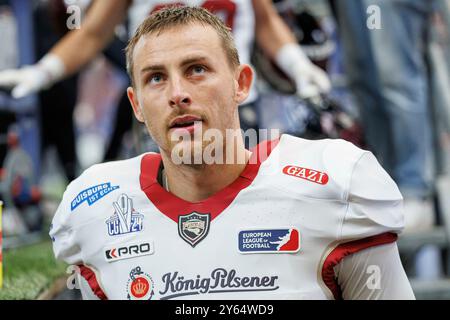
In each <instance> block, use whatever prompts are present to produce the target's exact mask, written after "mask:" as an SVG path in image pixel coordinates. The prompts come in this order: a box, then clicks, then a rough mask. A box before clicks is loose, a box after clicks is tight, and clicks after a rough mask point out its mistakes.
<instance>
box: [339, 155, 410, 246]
mask: <svg viewBox="0 0 450 320" xmlns="http://www.w3.org/2000/svg"><path fill="white" fill-rule="evenodd" d="M346 198H347V203H348V206H347V211H346V213H345V216H344V218H343V221H342V230H341V240H343V239H353V240H354V239H363V238H367V237H372V236H376V235H381V234H386V233H393V234H398V233H400V232H401V231H402V230H403V227H404V217H403V198H402V195H401V193H400V191H399V189H398V187H397V185H396V184H395V182H394V181H393V180H392V178H391V177H390V176H389V175H388V173H387V172H386V171H385V170H384V169H383V168H382V167H381V165H380V164H379V163H378V161H377V159H376V158H375V156H374V155H373V154H372V153H371V152H368V151H363V152H362V153H361V156H360V157H359V159H358V160H357V161H356V163H355V165H354V167H353V171H352V173H351V176H350V181H349V186H348V192H347V195H346Z"/></svg>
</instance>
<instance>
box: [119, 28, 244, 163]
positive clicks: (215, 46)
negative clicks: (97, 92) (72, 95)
mask: <svg viewBox="0 0 450 320" xmlns="http://www.w3.org/2000/svg"><path fill="white" fill-rule="evenodd" d="M243 68H244V69H245V68H248V66H244V67H242V66H241V67H237V68H233V67H231V66H230V64H229V63H228V60H227V56H226V53H225V51H224V49H223V46H222V42H221V40H220V37H219V35H218V34H217V33H216V31H215V30H214V29H213V28H212V27H210V26H203V25H201V24H192V25H187V26H180V27H174V28H170V29H168V30H166V31H164V32H161V33H160V34H159V35H158V34H149V35H146V36H144V37H142V38H141V39H140V40H139V42H138V43H137V45H136V47H135V49H134V70H133V71H134V81H135V88H129V89H128V95H129V98H130V101H131V102H132V105H133V109H134V112H135V115H136V117H137V118H138V120H140V121H144V122H145V124H146V126H147V129H148V130H149V132H150V134H151V136H152V137H153V139H154V140H155V142H156V143H157V144H158V146H159V147H160V149H161V150H162V151H165V152H166V153H167V154H170V152H171V151H172V148H173V147H174V146H175V145H176V144H177V141H172V140H173V136H174V135H180V134H186V133H188V132H189V134H190V135H191V136H192V137H194V131H195V130H198V129H200V127H201V130H202V132H203V133H205V131H206V130H208V129H211V128H214V129H218V130H220V131H221V132H223V134H224V135H223V136H225V130H226V129H238V128H239V119H238V116H237V107H238V104H240V103H242V102H243V101H244V100H245V98H246V97H247V95H248V89H249V88H247V82H249V81H250V82H251V76H252V75H251V70H250V71H248V70H247V69H245V71H244V73H246V74H245V75H244V78H247V81H245V79H244V82H245V83H244V85H242V84H241V83H242V82H243V80H242V77H243V76H242V73H243V72H242V69H243ZM249 73H250V74H249ZM248 78H250V80H249V81H248ZM248 87H249V84H248ZM194 122H195V126H194ZM194 129H195V130H194ZM202 145H203V146H204V143H202Z"/></svg>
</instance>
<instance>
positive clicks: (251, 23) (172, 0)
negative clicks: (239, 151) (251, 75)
mask: <svg viewBox="0 0 450 320" xmlns="http://www.w3.org/2000/svg"><path fill="white" fill-rule="evenodd" d="M173 4H182V5H188V6H200V7H203V8H206V9H208V10H209V11H210V12H212V13H214V14H215V15H217V16H218V17H219V18H221V20H222V21H223V22H224V23H225V24H226V25H227V26H228V27H230V28H231V29H232V31H233V36H234V42H235V43H236V47H237V49H238V52H239V58H240V60H241V63H245V64H250V59H251V52H252V48H253V42H254V37H255V14H254V11H253V5H252V1H251V0H133V2H132V5H131V7H130V9H129V11H128V17H129V27H130V28H129V30H130V37H131V36H132V35H133V34H134V32H135V31H136V29H137V27H138V26H139V25H140V24H141V23H142V22H143V21H144V20H145V18H147V17H148V16H149V15H150V14H151V13H152V12H154V11H156V10H159V9H161V8H163V7H165V6H167V5H173ZM253 83H256V81H253ZM256 96H257V93H256V89H255V88H254V87H252V90H251V92H250V96H249V97H248V98H247V100H246V102H252V101H254V100H255V99H256Z"/></svg>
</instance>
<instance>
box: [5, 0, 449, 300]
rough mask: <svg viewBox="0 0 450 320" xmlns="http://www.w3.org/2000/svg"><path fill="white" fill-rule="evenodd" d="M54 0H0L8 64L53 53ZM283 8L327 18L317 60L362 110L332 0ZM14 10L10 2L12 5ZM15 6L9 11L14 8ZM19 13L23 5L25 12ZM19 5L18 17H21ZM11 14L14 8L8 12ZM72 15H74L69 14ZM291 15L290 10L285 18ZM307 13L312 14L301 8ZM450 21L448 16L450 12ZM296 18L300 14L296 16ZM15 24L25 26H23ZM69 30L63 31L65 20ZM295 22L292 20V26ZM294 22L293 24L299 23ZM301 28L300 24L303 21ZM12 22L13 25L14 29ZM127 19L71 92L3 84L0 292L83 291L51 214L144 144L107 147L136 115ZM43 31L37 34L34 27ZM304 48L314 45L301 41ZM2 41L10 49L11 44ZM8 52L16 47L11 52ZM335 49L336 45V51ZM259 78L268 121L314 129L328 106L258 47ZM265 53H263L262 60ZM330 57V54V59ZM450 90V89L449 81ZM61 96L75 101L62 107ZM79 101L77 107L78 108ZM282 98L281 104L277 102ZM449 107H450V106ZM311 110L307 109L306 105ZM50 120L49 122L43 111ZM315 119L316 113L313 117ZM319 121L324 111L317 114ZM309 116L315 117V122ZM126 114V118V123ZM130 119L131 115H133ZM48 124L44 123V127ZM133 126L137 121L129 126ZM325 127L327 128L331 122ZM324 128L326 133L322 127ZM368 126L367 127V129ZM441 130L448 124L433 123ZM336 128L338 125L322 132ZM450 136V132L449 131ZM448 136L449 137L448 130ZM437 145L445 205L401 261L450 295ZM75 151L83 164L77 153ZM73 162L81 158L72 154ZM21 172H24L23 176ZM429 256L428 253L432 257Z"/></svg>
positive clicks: (344, 98)
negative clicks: (83, 182)
mask: <svg viewBox="0 0 450 320" xmlns="http://www.w3.org/2000/svg"><path fill="white" fill-rule="evenodd" d="M338 1H339V0H338ZM47 2H51V1H38V0H34V1H21V0H11V1H5V0H0V17H1V18H0V29H1V30H10V29H11V28H12V29H13V30H12V31H11V30H10V31H11V32H9V33H8V32H5V35H9V36H11V38H8V37H7V36H5V37H3V39H2V40H1V42H2V43H3V44H6V43H11V44H12V43H17V46H16V48H15V51H14V49H13V48H11V47H14V45H8V46H4V45H3V46H2V50H1V51H3V53H1V54H0V70H2V69H5V68H6V67H8V66H10V65H20V64H30V63H32V62H34V61H36V59H38V58H39V57H40V56H42V54H43V53H45V52H46V51H47V50H48V49H49V48H50V47H51V45H52V44H53V43H55V41H57V40H58V39H59V38H60V37H61V36H62V35H63V34H64V32H65V30H62V31H61V32H60V33H58V32H53V33H54V34H53V35H52V36H48V34H47V32H48V28H51V26H50V25H49V24H48V20H47V19H46V18H45V17H46V16H45V15H46V14H48V12H46V11H45V8H46V5H47V4H48V3H47ZM276 2H277V4H276V5H277V8H278V9H279V11H280V12H281V13H283V12H285V10H286V7H285V6H286V3H287V2H290V3H291V4H293V7H292V8H293V12H294V13H295V15H296V16H297V17H298V16H302V14H305V12H308V13H309V14H311V16H313V17H314V19H313V20H312V22H311V23H312V26H311V25H308V26H302V27H303V28H313V27H316V26H314V21H318V22H319V23H320V26H321V29H322V31H324V32H325V34H326V38H324V39H322V40H321V41H319V42H320V43H319V44H320V45H321V46H322V49H323V50H325V51H326V52H329V54H328V55H327V57H326V59H321V58H320V59H317V60H318V61H316V62H317V63H319V64H321V65H323V64H324V63H326V66H327V70H328V73H329V75H330V77H331V79H332V83H333V91H332V93H331V95H330V97H332V98H333V101H336V103H337V105H338V106H337V107H336V108H339V110H341V111H343V112H345V114H348V115H349V116H351V117H355V118H357V117H358V112H357V106H356V103H355V101H354V97H353V96H352V94H351V92H350V90H349V88H348V84H347V82H346V75H345V70H344V68H343V62H342V54H343V52H342V47H341V46H342V45H341V43H340V39H339V37H338V35H337V30H336V21H335V20H334V18H333V16H332V14H331V11H330V7H329V6H328V2H327V1H325V0H323V1H320V0H294V1H276ZM442 3H443V6H444V7H445V6H446V8H447V16H445V15H444V16H443V19H442V20H438V19H437V20H435V21H434V22H433V23H434V24H433V27H434V28H435V29H436V30H437V31H439V30H442V29H445V30H446V31H444V36H436V39H435V44H436V45H437V46H438V47H439V48H440V50H441V52H442V53H443V54H442V56H441V57H440V58H439V57H435V58H436V59H435V61H434V63H435V64H436V65H437V66H438V69H439V70H441V71H442V74H441V77H444V81H447V84H448V83H449V80H448V77H449V74H450V64H449V62H448V61H450V40H449V38H448V33H449V32H450V27H449V24H448V23H449V20H448V19H450V18H449V17H450V14H449V12H450V1H447V0H442ZM11 8H12V9H11ZM8 10H9V11H8ZM18 12H19V13H18ZM11 13H13V15H15V17H14V18H13V17H12V16H11ZM8 14H9V15H8ZM65 17H66V18H67V17H68V14H67V15H65ZM284 17H286V16H284ZM302 17H303V21H305V15H303V16H302ZM446 19H447V20H446ZM289 22H290V23H291V24H292V23H294V24H295V22H296V20H295V19H294V20H290V21H289ZM16 23H17V24H16ZM62 25H63V29H64V24H62ZM291 26H292V25H291ZM294 27H295V25H294ZM297 27H299V26H298V25H297ZM8 28H10V29H8ZM124 29H125V27H122V28H118V29H117V32H116V39H115V42H114V44H113V45H112V46H111V47H110V48H109V51H108V50H106V51H105V52H104V53H103V54H102V55H99V56H98V57H97V58H96V59H95V61H93V62H92V63H91V64H89V66H87V67H86V68H85V69H84V70H83V71H82V72H81V73H80V74H79V75H77V76H76V77H73V78H71V79H69V80H68V81H66V82H65V84H62V85H61V86H60V87H58V90H61V91H62V92H65V93H66V95H64V96H63V97H60V96H55V95H54V94H53V95H52V93H48V94H47V95H44V96H43V97H42V96H41V97H37V96H32V97H29V98H26V99H22V100H21V101H13V100H12V99H10V98H9V97H8V95H9V92H8V91H5V90H4V91H2V92H0V105H1V108H0V114H1V116H0V155H1V159H0V160H1V163H0V168H1V169H0V199H1V200H3V201H4V207H5V208H4V210H3V234H2V235H3V241H2V246H3V255H1V254H0V256H2V260H3V287H2V288H1V289H0V299H77V298H79V294H78V292H77V290H69V289H68V288H67V287H68V286H69V287H70V278H69V281H67V279H68V277H70V275H71V272H70V269H68V266H67V265H65V264H64V263H61V262H57V261H55V259H54V257H53V253H52V249H51V241H50V239H49V238H48V229H49V224H50V221H51V218H52V216H53V214H54V212H55V210H56V207H57V205H58V203H59V200H60V199H61V196H62V194H63V192H64V190H65V187H66V185H67V184H68V182H69V181H70V180H71V179H73V178H74V177H76V176H77V175H78V174H79V173H80V172H81V171H82V170H83V169H85V168H87V167H89V166H90V165H92V164H95V163H98V162H101V161H103V160H105V159H110V158H113V157H119V158H126V157H129V156H131V155H133V154H134V152H135V149H134V147H133V145H136V141H135V133H134V132H133V130H129V131H128V132H127V133H126V134H124V135H123V137H122V139H121V140H120V141H119V143H116V142H114V146H115V147H116V149H117V150H116V149H114V150H112V149H111V147H108V145H109V144H110V143H111V140H114V139H116V138H115V137H113V132H114V126H115V123H116V120H115V119H116V117H117V118H119V119H122V120H124V119H125V120H126V119H127V117H129V116H130V114H129V113H121V112H123V110H122V109H121V108H120V107H119V106H120V105H121V96H122V92H123V90H124V88H125V87H126V86H127V83H128V80H127V76H126V74H125V73H124V72H123V70H122V69H121V68H120V65H121V64H123V57H121V56H120V54H119V56H117V52H118V51H117V50H115V47H114V46H117V47H118V48H121V47H123V45H124V43H125V41H126V40H125V37H126V36H125V34H126V31H124ZM33 34H34V36H35V39H33V38H32V37H31V35H33ZM303 44H304V45H305V46H306V47H307V46H308V45H314V44H312V43H307V41H306V42H304V43H303ZM3 47H4V48H5V49H3ZM8 50H11V52H9V51H8ZM328 50H329V51H328ZM254 58H255V59H260V60H258V61H259V63H257V65H258V67H260V69H258V70H257V71H258V73H260V78H262V79H265V81H262V82H261V83H260V84H259V86H260V91H261V93H262V94H261V98H262V105H263V106H264V110H269V111H267V112H266V113H265V114H264V115H263V119H262V120H263V123H264V124H263V127H269V128H270V127H272V128H280V127H281V128H282V129H283V131H285V132H292V133H296V134H298V135H301V136H305V135H307V134H310V131H311V130H313V131H314V128H315V127H314V126H313V125H311V124H310V123H307V122H305V114H310V113H311V108H313V110H314V111H315V112H316V113H317V112H319V114H318V115H317V114H316V113H314V115H315V116H316V117H319V118H320V117H321V116H322V115H323V114H324V113H326V111H324V110H320V109H319V111H317V109H314V108H315V106H313V107H311V106H308V105H306V104H305V103H304V102H301V101H299V99H298V98H297V97H295V96H292V95H291V94H289V92H290V91H292V88H291V87H292V83H290V82H289V80H288V79H287V78H285V77H283V75H280V74H277V71H276V70H274V69H273V68H271V67H270V68H268V67H267V65H265V63H267V61H265V60H264V57H260V56H258V55H255V57H254ZM261 59H262V60H261ZM325 60H326V62H325ZM446 90H447V91H449V92H450V88H449V87H447V88H446ZM61 99H63V100H64V99H66V100H68V101H69V102H63V104H65V105H68V106H65V108H66V107H67V109H63V111H57V108H59V107H60V103H61V101H62V100H61ZM42 104H48V105H52V108H53V107H55V108H56V109H51V108H50V107H49V108H48V110H50V111H48V113H46V114H41V113H40V111H39V105H42ZM71 104H72V106H71ZM280 104H281V105H282V106H283V107H282V108H275V107H274V106H275V105H276V106H279V105H280ZM447 107H448V108H450V105H447ZM308 112H309V113H308ZM61 113H66V114H65V115H66V116H67V114H69V116H70V117H72V115H73V118H72V119H73V121H71V119H69V122H71V125H73V126H74V131H75V137H74V138H75V140H74V141H75V142H76V144H75V147H76V149H75V153H74V154H73V155H71V154H70V151H67V150H64V148H63V146H61V144H63V145H64V142H61V141H58V139H57V138H56V137H55V135H56V136H58V135H64V131H61V130H62V129H63V128H61V125H59V124H58V123H57V122H56V119H59V118H58V117H62V116H63V115H61ZM47 117H48V118H49V120H47V121H44V118H45V119H47ZM313 120H314V119H313ZM316 120H317V119H316ZM308 121H309V120H308ZM126 122H127V121H122V122H121V124H119V125H122V126H126V124H124V123H126ZM128 122H129V121H128ZM39 126H41V128H43V130H41V131H39V130H38V128H39ZM125 129H129V128H128V127H127V128H124V130H125ZM320 130H322V131H323V128H321V129H320ZM320 130H319V131H320ZM362 130H364V128H362ZM435 130H436V131H438V130H440V128H437V127H436V128H435ZM321 133H323V134H327V135H332V134H333V132H331V133H330V132H325V133H324V132H321ZM358 134H359V132H351V133H350V135H348V136H347V138H348V139H349V140H355V139H356V140H355V141H359V142H361V141H362V137H360V136H358ZM40 136H44V137H48V139H49V140H48V141H46V140H45V139H43V140H42V145H44V146H45V148H44V149H43V152H42V153H41V152H40V146H41V140H40V138H39V137H40ZM449 137H450V136H449ZM449 140H450V138H449ZM447 143H448V144H442V145H439V146H438V148H439V151H440V158H439V159H440V160H439V161H440V162H441V164H442V168H443V169H442V171H441V175H440V176H439V177H438V178H437V179H436V190H437V192H436V193H437V195H440V196H436V199H435V201H436V204H437V206H436V207H437V208H439V212H437V215H438V223H437V225H436V226H435V227H434V228H433V230H431V231H429V232H424V233H419V234H414V235H408V236H405V237H401V238H400V240H399V248H400V251H401V256H402V261H403V263H404V265H405V268H406V270H407V273H408V276H409V277H410V280H411V282H412V285H413V289H414V291H415V294H416V296H417V298H419V299H433V298H434V299H450V263H449V262H450V256H449V254H448V252H449V248H450V197H449V196H448V195H447V196H444V194H450V193H449V192H450V191H449V190H450V180H449V178H448V173H449V169H450V165H449V162H450V161H449V159H450V156H449V154H450V141H447ZM74 156H75V158H74V159H75V162H73V161H72V162H71V159H72V158H73V157H74ZM72 160H73V159H72ZM17 177H19V178H17ZM425 247H429V248H432V250H431V251H430V252H432V253H431V254H436V253H437V254H438V255H439V259H437V260H436V259H431V260H428V261H438V262H439V265H429V266H425V267H426V268H429V269H432V270H434V271H433V272H431V275H430V276H428V277H426V276H425V277H422V278H418V277H416V276H417V274H416V270H415V267H416V266H414V263H413V261H414V257H415V255H416V254H417V252H419V251H420V250H421V249H423V248H425ZM426 261H427V260H426Z"/></svg>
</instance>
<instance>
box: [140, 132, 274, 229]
mask: <svg viewBox="0 0 450 320" xmlns="http://www.w3.org/2000/svg"><path fill="white" fill-rule="evenodd" d="M278 142H279V140H278V139H277V140H273V141H264V142H261V143H260V144H259V145H257V146H256V147H255V148H253V149H252V156H251V158H250V160H249V163H248V164H247V165H246V166H245V168H244V170H243V171H242V173H241V174H240V176H239V177H238V178H237V179H236V180H234V182H232V183H231V184H230V185H228V186H226V187H225V188H223V189H222V190H220V191H219V192H217V193H216V194H214V195H212V196H211V197H209V198H207V199H205V200H203V201H200V202H189V201H186V200H183V199H181V198H178V197H177V196H175V195H173V194H172V193H170V192H168V191H167V190H166V189H164V188H163V187H162V186H161V185H160V184H159V183H158V180H157V177H158V170H159V167H160V165H161V155H160V154H147V155H145V156H144V157H143V158H142V160H141V175H140V183H141V189H142V191H144V193H145V194H146V195H147V198H148V199H149V200H150V201H151V202H152V203H153V204H154V205H155V206H156V207H157V208H158V209H159V211H161V212H162V213H163V214H165V215H166V216H167V217H169V218H170V219H172V220H173V221H175V222H177V223H178V216H179V215H185V214H189V213H191V212H194V211H195V212H198V213H209V214H211V221H212V220H214V219H215V218H216V217H217V216H218V215H219V214H220V213H222V212H223V211H224V210H225V209H226V208H227V207H228V206H229V205H230V204H231V202H233V200H234V199H235V198H236V196H237V195H238V193H239V192H240V191H241V190H243V189H245V188H247V187H248V186H249V185H250V184H251V183H252V181H253V179H254V178H255V177H256V175H257V174H258V171H259V167H260V165H261V163H262V162H264V161H265V160H266V159H267V157H268V156H269V155H270V153H271V152H272V150H273V149H274V148H275V147H276V145H277V144H278ZM255 160H256V161H255Z"/></svg>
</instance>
